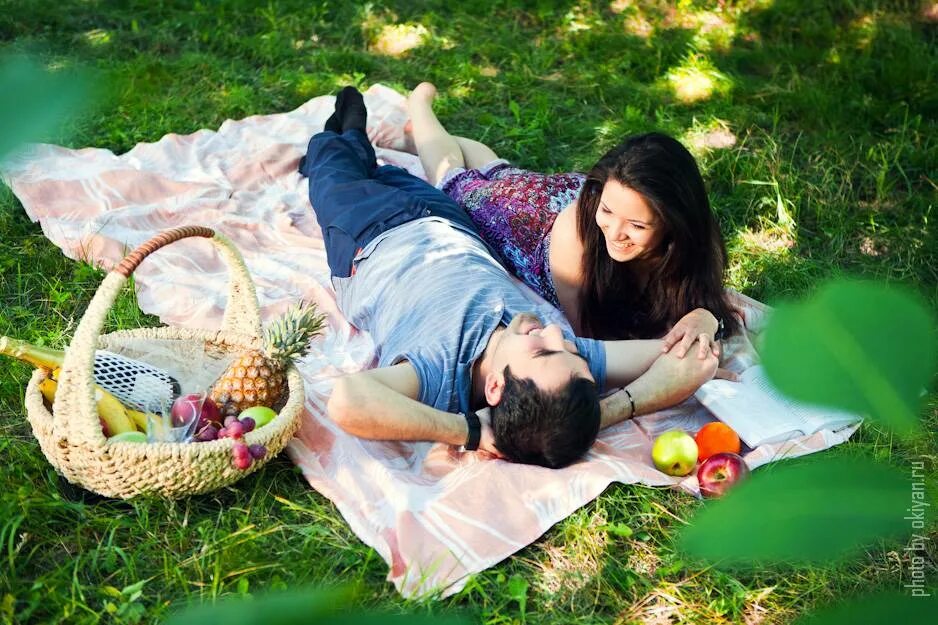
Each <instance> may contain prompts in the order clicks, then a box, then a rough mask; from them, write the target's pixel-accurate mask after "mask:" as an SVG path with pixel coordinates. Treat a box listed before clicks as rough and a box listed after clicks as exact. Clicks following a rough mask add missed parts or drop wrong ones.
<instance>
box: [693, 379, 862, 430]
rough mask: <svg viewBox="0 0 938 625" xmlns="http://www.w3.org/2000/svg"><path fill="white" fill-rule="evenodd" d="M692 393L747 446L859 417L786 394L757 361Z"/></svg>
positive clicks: (835, 425) (849, 421) (827, 426)
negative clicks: (734, 379)
mask: <svg viewBox="0 0 938 625" xmlns="http://www.w3.org/2000/svg"><path fill="white" fill-rule="evenodd" d="M695 397H697V399H698V400H700V402H701V403H702V404H703V405H704V406H705V407H706V408H707V409H709V410H710V411H711V412H712V413H713V414H714V415H715V416H716V417H717V418H718V419H720V420H721V421H723V422H724V423H726V424H727V425H729V426H730V427H731V428H733V429H734V430H735V431H736V433H737V434H739V437H740V438H741V439H742V440H743V441H745V443H746V444H747V445H749V446H750V447H757V446H759V445H762V444H765V443H773V442H778V441H782V440H786V439H788V438H791V437H793V436H797V435H801V434H813V433H814V432H817V431H818V430H820V429H823V428H829V429H839V428H840V427H843V426H845V425H849V424H851V423H855V422H857V421H859V420H860V418H859V417H858V416H856V415H852V414H849V413H844V412H840V411H837V410H833V409H829V408H820V407H816V406H811V405H809V404H803V403H800V402H795V401H792V400H790V399H788V398H786V397H785V396H783V395H782V394H781V393H779V392H778V391H777V390H776V389H775V387H773V386H772V385H771V383H769V381H768V379H767V378H766V377H765V372H764V371H763V369H762V367H761V366H758V365H757V366H754V367H750V368H749V369H747V370H746V371H744V372H743V373H742V374H741V375H740V381H739V382H730V381H727V380H711V381H710V382H707V383H706V384H704V385H703V386H701V387H700V389H698V391H697V392H696V393H695Z"/></svg>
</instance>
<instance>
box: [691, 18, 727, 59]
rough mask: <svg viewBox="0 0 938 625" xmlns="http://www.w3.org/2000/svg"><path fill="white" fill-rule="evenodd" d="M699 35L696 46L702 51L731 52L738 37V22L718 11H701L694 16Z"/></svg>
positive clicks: (695, 36)
mask: <svg viewBox="0 0 938 625" xmlns="http://www.w3.org/2000/svg"><path fill="white" fill-rule="evenodd" d="M693 20H694V23H695V27H696V29H697V34H696V35H694V44H695V45H696V46H697V48H698V49H700V50H710V49H717V50H729V49H730V47H731V46H732V43H733V38H734V37H735V36H736V20H735V19H734V18H733V17H732V16H731V15H729V14H727V13H724V12H717V11H700V12H699V13H695V14H694V15H693Z"/></svg>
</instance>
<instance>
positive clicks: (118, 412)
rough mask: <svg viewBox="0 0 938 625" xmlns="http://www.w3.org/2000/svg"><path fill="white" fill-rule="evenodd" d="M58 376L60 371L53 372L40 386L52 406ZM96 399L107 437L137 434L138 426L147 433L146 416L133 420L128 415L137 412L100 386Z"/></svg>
mask: <svg viewBox="0 0 938 625" xmlns="http://www.w3.org/2000/svg"><path fill="white" fill-rule="evenodd" d="M58 374H59V370H58V369H56V370H55V371H53V372H52V375H51V376H50V377H48V378H46V379H45V380H43V381H42V382H41V383H40V384H39V390H40V391H41V392H42V396H43V397H45V398H46V401H47V402H49V403H50V404H51V403H54V402H55V392H56V390H57V389H58V383H57V382H56V378H58ZM94 399H95V401H96V402H97V404H98V417H100V419H101V425H102V426H103V427H104V434H105V436H114V435H115V434H120V433H121V432H136V431H137V430H138V427H137V426H138V425H141V426H142V427H141V428H139V429H140V431H143V432H146V429H147V427H146V426H147V421H146V415H143V413H137V414H139V415H140V416H141V417H143V420H142V421H139V420H137V417H136V416H133V418H131V417H132V416H131V415H130V414H128V413H129V412H137V411H136V410H134V411H129V410H127V409H126V408H124V405H123V404H122V403H120V401H119V400H118V399H117V398H116V397H114V396H113V395H111V394H110V393H108V392H107V391H105V390H104V389H102V388H101V387H99V386H95V389H94Z"/></svg>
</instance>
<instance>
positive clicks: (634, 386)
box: [600, 342, 718, 428]
mask: <svg viewBox="0 0 938 625" xmlns="http://www.w3.org/2000/svg"><path fill="white" fill-rule="evenodd" d="M659 349H660V342H659ZM608 353H609V352H608V350H607V368H608V366H609V364H608ZM717 363H718V360H717V358H716V356H714V355H713V354H712V353H709V352H708V356H707V358H705V359H703V360H702V359H700V358H696V357H693V358H692V357H684V358H678V357H677V355H676V354H674V353H671V352H669V353H666V354H661V353H660V352H659V353H658V355H657V357H656V358H655V359H654V360H653V362H652V364H651V366H650V367H648V370H647V371H646V372H645V373H644V374H642V375H640V376H639V377H638V379H636V380H634V381H633V382H631V383H630V384H628V385H627V386H625V389H626V390H627V391H628V393H626V392H625V390H620V391H617V392H616V393H614V394H613V395H610V396H609V397H607V398H605V399H603V400H602V402H601V404H600V406H601V409H602V413H601V414H602V417H601V420H600V428H606V427H609V426H610V425H614V424H616V423H619V422H620V421H624V420H625V419H629V418H631V417H632V416H634V415H642V414H648V413H650V412H655V411H657V410H663V409H664V408H669V407H671V406H674V405H676V404H679V403H680V402H682V401H684V400H685V399H687V398H688V397H690V396H691V395H693V393H694V391H696V390H697V389H698V388H700V385H701V384H703V383H704V382H706V381H707V380H709V379H711V378H712V377H713V374H714V373H715V372H716V370H717ZM607 385H608V384H607ZM629 394H631V400H630V399H629ZM633 401H634V404H635V410H634V415H633V411H632V402H633Z"/></svg>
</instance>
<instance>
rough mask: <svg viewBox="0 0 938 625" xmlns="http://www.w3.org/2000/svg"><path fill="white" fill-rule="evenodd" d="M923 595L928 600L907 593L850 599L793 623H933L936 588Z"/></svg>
mask: <svg viewBox="0 0 938 625" xmlns="http://www.w3.org/2000/svg"><path fill="white" fill-rule="evenodd" d="M923 591H924V592H925V594H928V595H931V596H928V597H926V596H913V595H912V594H911V591H910V592H907V593H898V592H889V593H880V594H878V595H874V596H872V597H862V598H857V599H851V600H850V601H849V602H843V603H839V604H837V605H835V606H832V607H829V608H825V609H823V610H819V611H817V612H815V613H814V614H810V615H808V616H805V617H802V618H800V619H798V620H797V621H795V625H864V624H865V623H869V624H870V625H874V624H875V625H879V624H880V623H908V624H910V625H911V624H913V623H928V622H932V623H933V622H934V619H935V615H936V614H938V588H932V589H930V590H928V589H923ZM929 615H930V616H929Z"/></svg>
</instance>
